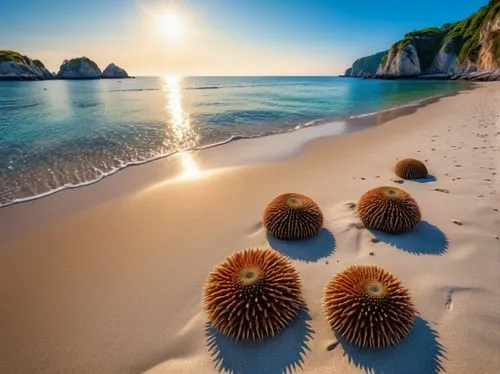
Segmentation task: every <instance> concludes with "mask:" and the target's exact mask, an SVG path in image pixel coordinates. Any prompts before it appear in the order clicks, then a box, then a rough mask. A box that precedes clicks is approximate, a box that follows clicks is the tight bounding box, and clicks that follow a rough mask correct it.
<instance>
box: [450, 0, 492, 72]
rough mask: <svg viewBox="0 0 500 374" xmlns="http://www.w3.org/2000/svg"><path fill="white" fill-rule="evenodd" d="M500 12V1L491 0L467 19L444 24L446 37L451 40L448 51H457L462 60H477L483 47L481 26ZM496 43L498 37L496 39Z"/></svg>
mask: <svg viewBox="0 0 500 374" xmlns="http://www.w3.org/2000/svg"><path fill="white" fill-rule="evenodd" d="M498 14H500V1H498V0H490V2H489V3H488V5H486V6H484V7H482V8H481V9H479V10H478V11H477V12H476V13H474V14H473V15H471V16H470V17H467V18H466V19H464V20H462V21H459V22H455V23H449V24H446V25H444V26H443V30H445V31H446V33H447V35H446V39H447V40H449V41H450V43H449V44H448V45H447V48H446V52H448V53H451V52H453V53H455V54H456V55H457V56H458V59H459V60H460V61H465V60H467V59H468V60H470V61H472V62H476V61H477V59H478V57H479V51H480V49H481V44H480V40H479V38H480V33H481V26H482V25H483V24H484V23H485V22H488V21H492V20H493V19H494V18H495V17H496V16H497V15H498ZM494 42H495V43H496V39H494Z"/></svg>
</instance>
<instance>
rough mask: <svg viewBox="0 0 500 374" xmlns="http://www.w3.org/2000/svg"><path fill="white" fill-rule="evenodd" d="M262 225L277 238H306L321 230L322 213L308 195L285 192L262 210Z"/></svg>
mask: <svg viewBox="0 0 500 374" xmlns="http://www.w3.org/2000/svg"><path fill="white" fill-rule="evenodd" d="M264 226H265V227H266V229H267V231H268V232H269V234H271V235H272V236H274V237H276V238H278V239H286V240H301V239H307V238H311V237H313V236H315V235H316V234H318V233H319V231H320V230H321V227H322V226H323V214H322V213H321V210H320V208H319V206H318V205H317V204H316V203H315V202H314V201H313V200H312V199H310V198H309V197H307V196H304V195H301V194H298V193H286V194H283V195H280V196H278V197H276V198H275V199H274V200H273V201H271V202H270V203H269V205H268V206H267V208H266V210H265V212H264Z"/></svg>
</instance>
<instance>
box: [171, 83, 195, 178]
mask: <svg viewBox="0 0 500 374" xmlns="http://www.w3.org/2000/svg"><path fill="white" fill-rule="evenodd" d="M181 83H182V78H181V77H179V76H178V75H166V76H165V84H164V88H163V90H164V91H165V95H166V97H167V106H166V110H167V113H168V115H169V116H170V121H169V122H168V123H170V124H171V126H172V130H173V131H174V134H175V137H176V141H177V149H179V150H186V149H192V148H194V147H195V146H196V144H197V142H198V135H197V134H196V132H195V131H194V130H193V129H192V128H191V123H190V119H189V113H187V112H185V111H184V109H183V107H182V92H181V88H182V87H181V86H182V85H181ZM167 126H168V125H167ZM179 157H180V165H181V166H182V169H183V170H182V173H181V175H179V177H181V178H182V179H194V178H199V177H200V176H201V170H200V167H199V165H198V163H197V162H196V159H195V157H194V156H193V154H192V153H190V152H182V153H180V154H179Z"/></svg>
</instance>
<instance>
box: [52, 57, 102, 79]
mask: <svg viewBox="0 0 500 374" xmlns="http://www.w3.org/2000/svg"><path fill="white" fill-rule="evenodd" d="M57 77H58V78H60V79H99V78H100V77H101V69H99V66H97V64H96V63H95V62H94V61H92V60H91V59H90V58H88V57H79V58H73V59H71V60H64V62H63V63H62V65H61V67H60V69H59V73H57Z"/></svg>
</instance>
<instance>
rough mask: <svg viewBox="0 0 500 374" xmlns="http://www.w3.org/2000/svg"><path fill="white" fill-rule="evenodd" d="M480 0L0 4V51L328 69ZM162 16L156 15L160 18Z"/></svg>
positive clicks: (140, 69)
mask: <svg viewBox="0 0 500 374" xmlns="http://www.w3.org/2000/svg"><path fill="white" fill-rule="evenodd" d="M487 3H488V0H419V1H418V2H413V1H411V2H410V1H408V2H405V1H403V0H384V1H381V2H380V1H374V0H356V1H349V0H85V1H73V0H2V6H1V11H0V49H12V50H15V51H19V52H21V53H23V54H26V55H28V56H29V57H31V58H33V59H35V58H37V59H40V60H41V61H42V62H44V64H45V65H46V66H47V67H48V68H49V70H51V71H56V72H57V70H58V69H59V66H60V64H61V63H62V61H63V60H64V59H69V58H74V57H81V56H87V57H89V58H91V59H92V60H94V61H95V62H96V63H97V64H98V65H99V67H100V68H101V69H104V68H105V67H106V66H107V65H108V64H109V63H110V62H114V63H115V64H118V65H119V66H121V67H123V68H125V69H126V70H127V71H128V73H129V74H132V75H136V76H141V75H163V74H181V75H335V74H340V73H343V72H344V70H345V69H346V68H348V67H349V66H350V65H351V64H352V62H353V61H354V60H355V59H357V58H359V57H363V56H366V55H370V54H373V53H376V52H380V51H382V50H385V49H387V48H389V47H390V46H391V45H392V44H393V43H394V42H396V41H398V40H399V39H401V38H402V37H403V35H404V34H405V33H407V32H409V31H412V30H416V29H420V28H424V27H428V26H441V25H443V24H444V23H448V22H454V21H458V20H461V19H463V18H465V17H467V16H469V15H470V14H472V13H473V12H475V11H476V10H478V9H479V8H480V7H481V6H484V5H486V4H487ZM165 14H166V15H167V16H163V17H162V16H161V15H165Z"/></svg>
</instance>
